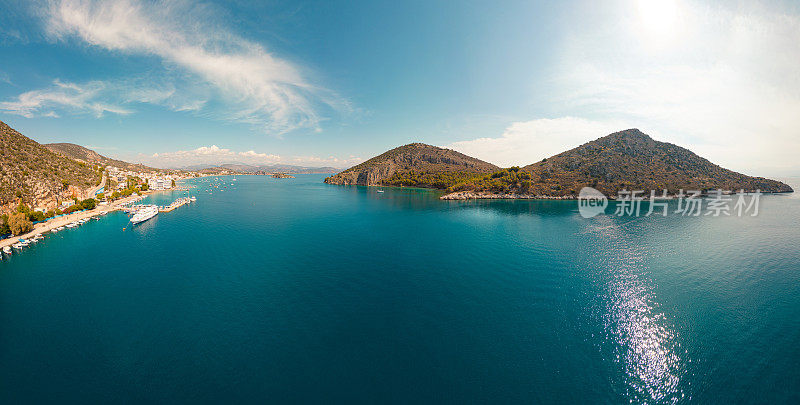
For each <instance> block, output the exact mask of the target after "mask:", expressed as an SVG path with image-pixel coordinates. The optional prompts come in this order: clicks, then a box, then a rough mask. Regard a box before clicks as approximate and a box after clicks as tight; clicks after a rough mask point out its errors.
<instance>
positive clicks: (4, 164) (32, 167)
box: [0, 121, 102, 206]
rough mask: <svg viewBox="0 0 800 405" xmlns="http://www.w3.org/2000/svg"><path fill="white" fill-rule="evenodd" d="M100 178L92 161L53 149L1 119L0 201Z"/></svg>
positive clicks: (40, 195) (58, 191)
mask: <svg viewBox="0 0 800 405" xmlns="http://www.w3.org/2000/svg"><path fill="white" fill-rule="evenodd" d="M101 178H102V173H101V172H99V171H98V170H96V169H95V168H93V167H92V165H91V164H86V163H83V162H78V161H75V160H73V159H70V158H67V157H65V156H62V155H60V154H57V153H54V152H52V151H51V150H49V149H47V148H46V147H44V146H42V145H40V144H39V143H37V142H36V141H34V140H32V139H30V138H28V137H26V136H24V135H22V134H20V133H19V132H17V131H15V130H14V129H13V128H11V127H9V126H8V125H6V123H4V122H2V121H0V205H2V206H5V205H9V204H16V203H17V202H18V201H19V199H20V198H22V199H23V201H24V202H26V203H28V204H31V203H32V202H34V201H40V200H44V199H51V198H54V197H55V196H56V195H58V196H63V195H65V194H68V193H67V189H68V187H69V186H70V185H72V186H75V187H78V188H81V189H85V188H89V187H92V186H95V185H97V184H99V182H100V179H101Z"/></svg>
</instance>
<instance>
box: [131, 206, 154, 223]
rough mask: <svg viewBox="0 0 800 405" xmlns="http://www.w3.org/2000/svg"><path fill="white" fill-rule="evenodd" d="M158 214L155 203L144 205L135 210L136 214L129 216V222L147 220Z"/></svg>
mask: <svg viewBox="0 0 800 405" xmlns="http://www.w3.org/2000/svg"><path fill="white" fill-rule="evenodd" d="M156 215H158V206H155V205H146V206H144V207H142V208H140V209H138V210H136V214H134V215H133V217H131V223H132V224H134V225H136V224H138V223H140V222H144V221H147V220H148V219H150V218H153V217H154V216H156Z"/></svg>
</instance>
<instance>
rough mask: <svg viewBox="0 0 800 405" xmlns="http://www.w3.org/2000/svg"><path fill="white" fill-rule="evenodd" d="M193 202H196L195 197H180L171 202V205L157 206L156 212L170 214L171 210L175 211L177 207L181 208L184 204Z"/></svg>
mask: <svg viewBox="0 0 800 405" xmlns="http://www.w3.org/2000/svg"><path fill="white" fill-rule="evenodd" d="M193 201H197V199H196V198H195V197H181V198H179V199H177V200H175V201H173V202H172V204H170V205H167V206H159V207H158V212H170V211H172V210H175V209H177V208H178V207H183V206H184V205H186V204H191V203H192V202H193Z"/></svg>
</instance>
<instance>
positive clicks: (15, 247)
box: [0, 212, 106, 260]
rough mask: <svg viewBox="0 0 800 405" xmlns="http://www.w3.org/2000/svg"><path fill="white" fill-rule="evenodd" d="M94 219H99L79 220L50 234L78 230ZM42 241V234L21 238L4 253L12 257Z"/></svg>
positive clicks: (7, 247)
mask: <svg viewBox="0 0 800 405" xmlns="http://www.w3.org/2000/svg"><path fill="white" fill-rule="evenodd" d="M105 214H106V213H105V212H102V213H100V215H105ZM92 219H97V218H83V219H79V220H77V221H74V222H70V223H68V224H66V225H64V226H59V227H58V228H53V229H51V230H50V233H57V232H61V231H63V230H65V229H70V228H76V227H79V226H81V225H83V224H85V223H87V222H89V221H91V220H92ZM42 239H44V236H43V235H42V234H38V235H35V236H32V237H30V238H28V239H22V238H20V239H19V242H17V243H15V244H13V245H11V246H5V247H3V253H5V254H6V255H7V256H10V255H11V253H12V252H13V251H14V250H22V249H24V248H26V247H28V246H31V245H33V244H35V243H37V242H39V241H40V240H42ZM12 248H13V249H12ZM2 259H3V255H0V260H2Z"/></svg>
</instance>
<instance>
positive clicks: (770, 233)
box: [0, 175, 800, 403]
mask: <svg viewBox="0 0 800 405" xmlns="http://www.w3.org/2000/svg"><path fill="white" fill-rule="evenodd" d="M323 178H324V176H323V175H299V176H297V178H295V179H273V178H268V177H264V176H239V177H237V179H236V181H233V178H232V177H220V178H219V180H214V179H215V178H204V179H194V180H190V181H187V182H186V183H185V184H186V185H189V186H196V187H197V188H196V189H193V190H192V191H191V192H190V194H193V195H196V196H197V198H198V200H197V202H196V203H194V204H191V205H188V206H184V207H181V208H178V209H177V210H175V211H173V212H170V213H162V214H160V215H158V216H157V217H155V218H154V219H152V220H150V221H147V222H145V223H143V224H141V225H139V226H135V227H131V226H129V224H128V217H127V216H126V215H125V214H124V213H121V212H117V213H113V214H109V215H108V216H106V217H103V218H102V219H101V220H99V221H91V222H89V223H87V224H86V225H83V226H81V227H79V228H76V229H72V230H65V231H62V232H59V233H57V234H53V235H49V236H47V237H46V238H45V239H44V240H43V241H41V242H39V243H38V244H36V245H35V246H32V247H30V248H28V249H26V250H25V251H23V252H21V253H15V254H14V255H12V256H11V257H6V258H5V259H4V260H3V261H2V262H0V403H119V402H124V403H138V402H158V403H174V402H192V403H209V402H213V403H302V402H325V403H415V402H427V403H431V402H434V403H475V402H478V403H489V402H491V403H540V402H545V403H561V402H577V403H689V402H700V403H798V402H800V388H799V387H800V242H799V241H800V198H798V197H800V196H798V195H796V194H792V195H766V196H763V197H762V198H761V200H760V210H759V214H758V216H756V217H750V216H745V217H737V216H731V217H713V216H700V217H683V216H679V215H668V216H667V217H661V216H651V217H646V218H631V217H617V216H614V215H600V216H597V217H595V218H592V219H585V218H583V217H581V216H580V215H579V213H578V207H577V204H576V202H575V201H441V200H439V199H438V196H439V195H440V194H438V193H437V192H436V191H430V190H420V189H411V188H384V189H383V190H384V191H385V192H383V193H379V192H378V189H377V188H366V187H342V186H332V185H326V184H323V183H322V179H323ZM213 182H218V183H219V184H223V185H224V186H220V187H219V188H216V187H212V186H211V185H212V183H213ZM223 187H224V188H223ZM184 195H186V193H185V192H172V193H162V194H158V195H154V196H151V197H148V199H149V200H150V201H152V202H156V203H159V204H166V203H168V202H171V201H172V200H174V199H175V198H177V197H181V196H184ZM146 202H147V201H146ZM609 211H611V210H609ZM609 213H610V212H609Z"/></svg>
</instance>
